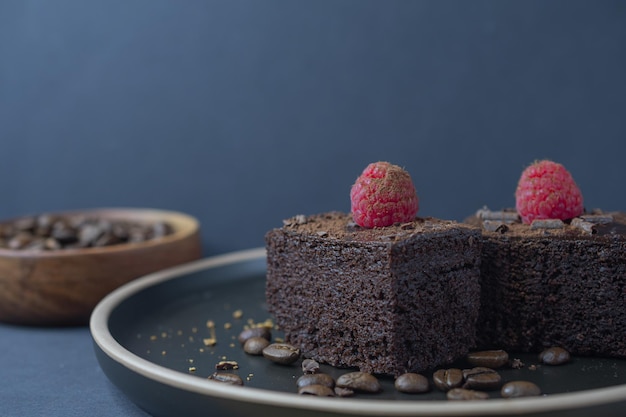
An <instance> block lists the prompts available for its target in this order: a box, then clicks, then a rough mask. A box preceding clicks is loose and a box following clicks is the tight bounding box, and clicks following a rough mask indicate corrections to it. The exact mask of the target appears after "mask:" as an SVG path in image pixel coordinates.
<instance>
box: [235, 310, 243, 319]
mask: <svg viewBox="0 0 626 417" xmlns="http://www.w3.org/2000/svg"><path fill="white" fill-rule="evenodd" d="M242 317H243V311H241V310H235V311H233V318H234V319H240V318H242Z"/></svg>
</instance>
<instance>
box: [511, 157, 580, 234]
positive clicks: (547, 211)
mask: <svg viewBox="0 0 626 417" xmlns="http://www.w3.org/2000/svg"><path fill="white" fill-rule="evenodd" d="M515 207H516V208H517V212H518V213H519V215H520V216H521V218H522V221H523V222H524V223H526V224H530V223H532V222H533V220H535V219H561V220H568V219H572V218H574V217H576V216H579V215H580V214H582V212H583V210H584V209H583V196H582V193H581V192H580V189H579V188H578V186H577V185H576V182H574V179H573V178H572V175H571V174H570V173H569V172H568V171H567V169H565V167H564V166H563V165H561V164H559V163H556V162H552V161H548V160H544V161H539V162H535V163H533V164H532V165H530V166H529V167H527V168H526V169H525V170H524V172H522V176H521V177H520V179H519V182H518V184H517V189H516V190H515Z"/></svg>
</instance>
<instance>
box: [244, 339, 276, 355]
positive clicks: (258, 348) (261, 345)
mask: <svg viewBox="0 0 626 417" xmlns="http://www.w3.org/2000/svg"><path fill="white" fill-rule="evenodd" d="M269 344H270V341H269V340H267V339H266V338H264V337H258V336H254V337H251V338H249V339H248V340H246V342H245V343H244V344H243V351H244V352H246V353H247V354H249V355H257V356H260V355H262V354H263V349H265V348H266V347H268V346H269Z"/></svg>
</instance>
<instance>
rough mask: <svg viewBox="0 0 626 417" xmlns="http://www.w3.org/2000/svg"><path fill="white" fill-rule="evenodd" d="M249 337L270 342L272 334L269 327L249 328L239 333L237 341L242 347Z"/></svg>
mask: <svg viewBox="0 0 626 417" xmlns="http://www.w3.org/2000/svg"><path fill="white" fill-rule="evenodd" d="M251 337H262V338H264V339H267V340H272V332H271V331H270V329H269V327H266V326H259V327H251V328H249V329H244V330H243V331H242V332H241V333H239V337H238V338H237V340H239V343H241V344H242V345H243V344H244V343H246V340H248V339H250V338H251Z"/></svg>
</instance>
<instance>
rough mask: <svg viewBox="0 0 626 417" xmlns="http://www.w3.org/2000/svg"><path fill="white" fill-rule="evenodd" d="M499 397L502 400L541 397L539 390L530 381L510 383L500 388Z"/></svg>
mask: <svg viewBox="0 0 626 417" xmlns="http://www.w3.org/2000/svg"><path fill="white" fill-rule="evenodd" d="M500 395H502V397H504V398H516V397H531V396H536V395H541V389H539V387H538V386H537V385H536V384H534V383H532V382H530V381H511V382H507V383H506V384H504V385H503V386H502V389H501V390H500Z"/></svg>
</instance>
